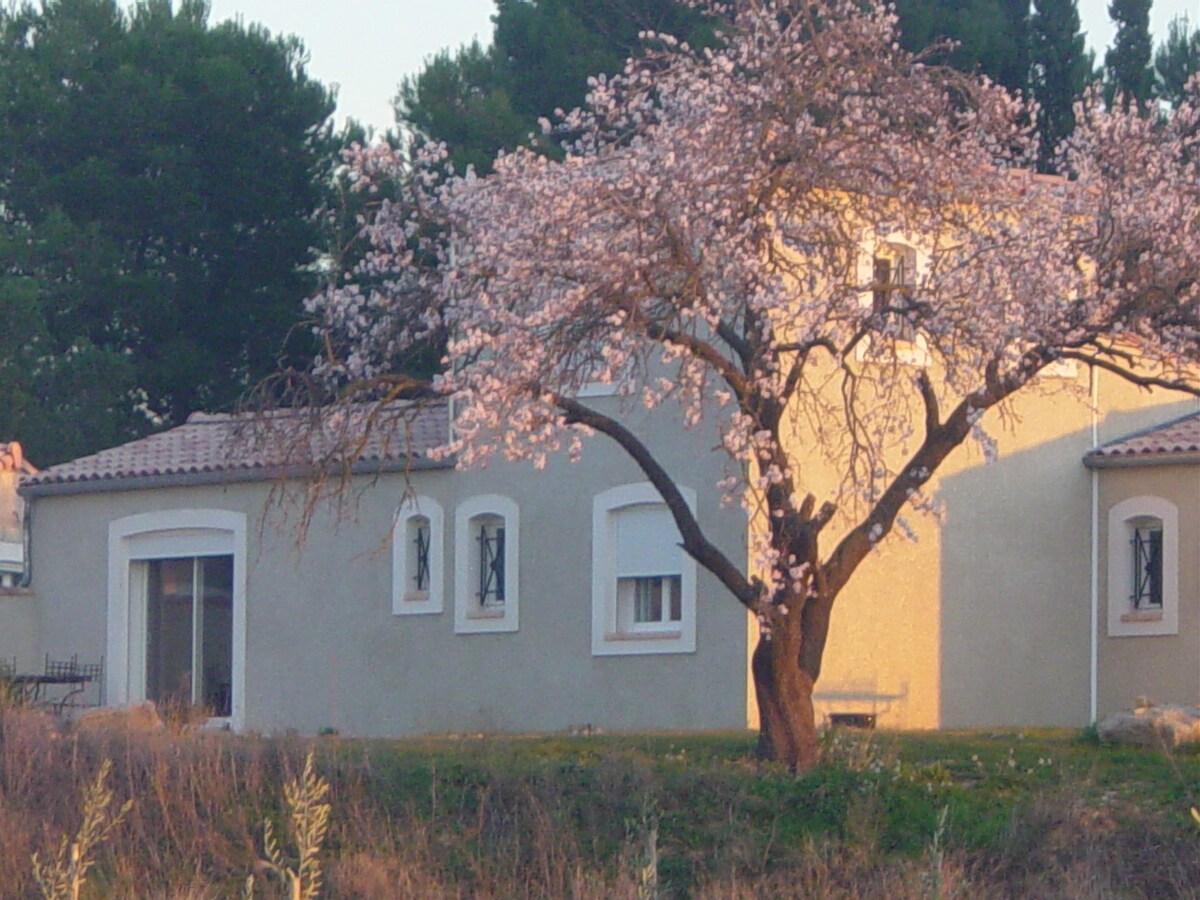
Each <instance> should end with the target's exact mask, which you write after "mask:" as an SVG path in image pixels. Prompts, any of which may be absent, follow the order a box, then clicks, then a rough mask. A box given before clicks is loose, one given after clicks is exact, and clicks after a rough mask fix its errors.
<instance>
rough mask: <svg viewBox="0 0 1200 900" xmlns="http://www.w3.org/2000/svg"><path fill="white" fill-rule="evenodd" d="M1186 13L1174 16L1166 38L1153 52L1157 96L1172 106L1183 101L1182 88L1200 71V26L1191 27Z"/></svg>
mask: <svg viewBox="0 0 1200 900" xmlns="http://www.w3.org/2000/svg"><path fill="white" fill-rule="evenodd" d="M1189 25H1190V23H1189V22H1188V18H1187V16H1181V17H1179V18H1177V19H1172V20H1171V24H1170V26H1169V27H1168V30H1167V39H1166V40H1165V41H1164V42H1163V43H1162V44H1160V45H1159V48H1158V50H1157V51H1156V52H1155V54H1154V95H1155V96H1156V97H1158V98H1159V99H1160V100H1165V101H1167V102H1168V103H1170V104H1171V105H1172V106H1178V105H1179V104H1180V103H1181V102H1182V101H1183V87H1184V85H1185V84H1187V81H1188V79H1189V78H1191V77H1192V75H1194V74H1196V73H1197V72H1200V28H1197V29H1196V30H1195V31H1190V30H1189Z"/></svg>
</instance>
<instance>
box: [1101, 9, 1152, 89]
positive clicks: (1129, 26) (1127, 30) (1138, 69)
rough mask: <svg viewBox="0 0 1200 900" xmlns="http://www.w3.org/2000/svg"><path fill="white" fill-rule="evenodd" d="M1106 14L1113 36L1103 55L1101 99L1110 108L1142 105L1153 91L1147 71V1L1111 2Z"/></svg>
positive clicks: (1148, 66) (1150, 73) (1148, 24)
mask: <svg viewBox="0 0 1200 900" xmlns="http://www.w3.org/2000/svg"><path fill="white" fill-rule="evenodd" d="M1108 14H1109V16H1110V17H1111V18H1112V21H1113V24H1114V25H1116V28H1117V33H1116V35H1114V37H1113V42H1112V46H1111V47H1109V48H1108V53H1106V54H1105V55H1104V96H1105V99H1106V100H1107V102H1108V103H1109V104H1110V105H1111V104H1112V103H1113V102H1115V101H1116V99H1117V96H1118V95H1120V96H1121V97H1122V98H1123V102H1124V103H1126V104H1128V103H1131V102H1136V103H1139V104H1141V103H1145V102H1146V101H1147V100H1149V99H1150V98H1151V95H1152V93H1153V91H1154V72H1153V70H1152V69H1151V68H1150V51H1151V41H1150V0H1112V2H1111V3H1109V5H1108Z"/></svg>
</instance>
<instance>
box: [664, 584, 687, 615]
mask: <svg viewBox="0 0 1200 900" xmlns="http://www.w3.org/2000/svg"><path fill="white" fill-rule="evenodd" d="M667 584H668V585H669V586H670V588H671V621H672V622H682V621H683V579H682V578H680V576H678V575H671V576H668V578H667Z"/></svg>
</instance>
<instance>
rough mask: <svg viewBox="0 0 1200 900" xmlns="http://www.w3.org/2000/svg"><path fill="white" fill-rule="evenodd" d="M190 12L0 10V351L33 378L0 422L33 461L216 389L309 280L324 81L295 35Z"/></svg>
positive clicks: (263, 362) (279, 329) (166, 417)
mask: <svg viewBox="0 0 1200 900" xmlns="http://www.w3.org/2000/svg"><path fill="white" fill-rule="evenodd" d="M207 16H208V8H207V6H206V5H205V4H204V3H203V2H200V0H184V2H183V3H182V4H181V5H180V6H179V7H178V9H174V8H172V6H171V5H170V3H169V2H168V0H148V2H145V3H140V4H138V5H136V6H135V7H134V8H133V9H132V10H131V11H130V12H128V13H127V14H126V13H123V12H122V11H121V7H120V6H118V5H117V3H116V2H115V0H51V2H48V3H46V4H45V5H44V6H42V7H40V8H34V7H32V6H23V7H18V8H11V9H9V10H7V11H5V12H3V13H0V41H2V42H0V198H2V200H3V213H4V215H3V221H2V222H0V227H3V229H4V232H5V234H4V238H5V239H6V240H8V241H11V242H13V245H16V246H22V247H26V248H28V252H23V253H21V254H10V255H9V256H8V257H7V259H6V262H7V264H8V265H7V271H6V274H7V275H8V276H9V277H11V278H15V279H19V280H20V281H19V283H22V284H29V285H32V286H33V287H31V288H28V289H29V290H32V291H33V295H34V296H35V297H36V300H35V301H32V302H33V303H34V305H35V306H36V307H37V312H36V313H35V314H32V315H33V320H36V321H37V322H38V328H35V329H34V330H33V331H30V332H29V335H28V338H27V340H25V341H24V344H27V345H28V346H27V347H25V348H23V352H24V355H23V356H21V358H20V359H17V358H16V357H14V356H12V355H10V354H11V353H12V351H9V353H8V354H6V355H5V357H4V358H3V361H2V363H0V364H3V365H6V366H8V367H10V368H12V367H14V366H15V367H19V368H21V369H22V371H23V372H24V375H25V377H26V379H27V380H28V381H29V382H31V383H32V384H34V385H36V386H37V387H36V389H31V390H32V394H31V396H33V397H36V398H37V399H36V400H35V401H34V402H33V403H32V404H31V405H27V406H25V407H24V411H23V412H22V411H18V410H6V411H5V412H7V413H8V414H7V415H0V422H2V423H3V427H4V430H5V431H6V432H7V435H6V436H7V437H10V438H17V439H20V440H22V441H25V442H26V444H27V445H28V446H29V452H30V456H31V458H33V459H35V461H36V462H38V463H39V464H41V465H45V464H47V463H51V462H54V461H56V460H60V459H64V458H67V457H70V456H72V455H75V454H78V453H81V452H90V451H92V450H95V449H97V448H99V447H101V446H103V445H105V444H107V443H110V442H111V441H112V440H114V439H115V438H116V437H118V436H120V437H127V436H132V435H134V434H137V433H144V432H145V431H147V430H149V429H150V428H152V427H154V426H156V425H160V424H161V425H170V424H174V423H177V422H179V421H180V420H182V419H183V418H184V417H186V415H187V414H188V413H189V412H191V411H192V410H195V409H199V408H220V407H225V406H228V405H230V404H231V403H232V402H233V401H234V400H235V399H236V398H237V397H238V396H239V395H240V394H241V393H242V391H244V390H245V389H246V387H247V386H249V385H250V384H252V383H254V382H255V381H256V380H258V379H259V378H261V377H263V376H264V375H266V374H267V373H268V372H270V371H272V370H273V369H274V368H275V365H276V361H277V359H278V358H279V356H280V355H281V354H282V353H283V352H284V344H285V340H286V338H287V336H288V334H289V332H290V331H291V329H293V327H294V326H295V324H296V322H297V321H298V318H299V314H300V309H301V301H302V299H303V297H304V296H305V295H306V294H307V293H308V292H309V290H310V289H311V287H312V285H313V283H314V276H313V275H312V273H311V272H310V271H308V270H307V269H306V266H308V265H309V264H310V263H311V260H312V248H313V247H314V246H317V245H318V244H319V243H320V238H319V232H318V230H317V221H316V219H315V218H314V217H313V212H314V210H315V209H316V208H317V207H318V206H320V205H321V203H322V201H323V197H324V194H323V192H324V187H323V178H324V173H325V172H327V171H328V169H329V163H330V160H331V158H332V153H333V151H334V145H333V142H332V139H331V135H330V130H329V124H328V122H329V116H330V114H331V112H332V109H333V101H332V97H331V95H330V93H329V92H328V91H327V90H326V89H325V88H324V87H322V86H321V85H320V84H318V83H316V82H314V81H312V80H310V79H309V78H308V77H307V75H306V74H305V71H304V60H305V55H304V50H303V47H302V46H301V45H300V43H299V42H298V41H297V40H295V39H294V38H282V39H281V38H275V37H272V36H270V35H269V34H268V33H267V32H266V31H265V30H263V29H261V28H259V27H256V26H251V27H248V28H247V27H244V26H242V25H238V24H232V23H226V24H221V25H218V26H216V27H209V25H208V23H207ZM31 321H32V320H31ZM28 327H32V326H28ZM39 329H40V330H39ZM78 356H82V357H83V358H84V359H87V360H88V362H87V363H86V365H85V364H84V362H83V361H82V360H80V359H78V358H77V357H78ZM85 372H86V374H84V373H85ZM79 378H83V379H84V381H85V382H88V383H89V385H90V390H91V394H90V396H88V394H87V393H86V392H84V393H82V394H81V393H80V392H78V391H77V390H75V388H76V387H77V381H78V379H79ZM7 384H9V385H11V384H12V382H11V381H8V382H7ZM4 402H13V401H12V400H11V398H9V399H8V400H6V401H4ZM84 404H86V412H85V413H84V414H83V415H79V414H78V413H79V412H80V411H81V408H82V407H83V406H84ZM35 448H37V449H36V450H35Z"/></svg>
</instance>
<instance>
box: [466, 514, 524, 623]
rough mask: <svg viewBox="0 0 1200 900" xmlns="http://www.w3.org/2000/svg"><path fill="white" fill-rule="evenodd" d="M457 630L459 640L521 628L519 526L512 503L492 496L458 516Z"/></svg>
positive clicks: (517, 516)
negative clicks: (479, 634) (461, 635)
mask: <svg viewBox="0 0 1200 900" xmlns="http://www.w3.org/2000/svg"><path fill="white" fill-rule="evenodd" d="M454 528H455V540H454V581H455V584H454V598H455V599H454V627H455V631H456V632H458V633H460V634H470V633H480V632H505V631H516V630H517V628H518V626H519V618H518V617H519V599H520V588H519V584H520V580H519V572H518V565H519V560H520V543H519V542H520V520H519V515H518V510H517V505H516V503H514V502H513V501H512V500H510V499H509V498H508V497H501V496H499V495H496V494H489V495H486V496H482V497H472V498H471V499H469V500H465V501H463V502H462V503H461V504H459V506H458V509H457V510H456V513H455V525H454Z"/></svg>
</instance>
